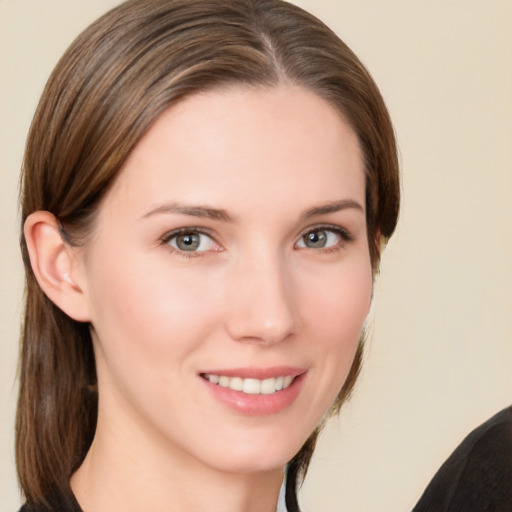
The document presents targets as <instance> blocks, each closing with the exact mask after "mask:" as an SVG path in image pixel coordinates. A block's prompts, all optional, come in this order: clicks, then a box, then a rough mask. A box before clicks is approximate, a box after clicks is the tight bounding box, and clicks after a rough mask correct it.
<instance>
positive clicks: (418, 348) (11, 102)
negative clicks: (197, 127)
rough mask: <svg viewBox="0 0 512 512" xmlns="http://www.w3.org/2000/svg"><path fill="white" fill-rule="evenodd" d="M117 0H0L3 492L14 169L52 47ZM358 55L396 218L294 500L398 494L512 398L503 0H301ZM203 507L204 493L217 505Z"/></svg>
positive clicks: (511, 65)
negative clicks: (390, 135)
mask: <svg viewBox="0 0 512 512" xmlns="http://www.w3.org/2000/svg"><path fill="white" fill-rule="evenodd" d="M116 3H117V1H115V0H45V1H41V0H0V52H1V53H0V70H1V71H0V73H1V77H0V119H1V123H0V130H1V131H0V140H1V143H0V144H1V151H0V233H1V240H2V242H1V250H0V284H1V287H0V315H1V318H0V340H1V346H0V347H1V348H0V450H1V451H0V510H2V511H4V510H5V511H6V512H7V511H14V510H15V509H16V508H17V506H18V505H19V497H18V491H17V486H16V482H15V478H14V465H13V456H12V453H13V450H12V444H13V417H14V402H15V394H16V386H15V382H14V381H15V366H16V353H17V338H18V325H19V316H20V311H21V306H20V304H21V295H22V272H21V264H20V258H19V255H18V248H17V237H18V228H17V223H18V221H17V215H16V211H17V206H16V198H17V180H18V171H19V167H20V161H21V158H22V151H23V143H24V138H25V135H26V132H27V129H28V125H29V122H30V119H31V116H32V113H33V110H34V108H35V106H36V102H37V99H38V97H39V94H40V93H41V90H42V87H43V85H44V82H45V80H46V77H47V76H48V74H49V72H50V70H51V68H52V67H53V65H54V64H55V62H56V60H57V59H58V57H59V56H60V55H61V53H62V52H63V51H64V49H65V48H66V46H67V45H68V44H69V43H70V41H71V40H72V38H73V37H74V36H75V35H77V34H78V32H79V31H80V30H81V29H83V28H84V27H85V26H86V25H87V24H88V23H89V22H90V21H92V20H93V19H94V18H95V17H97V16H98V15H99V14H101V13H102V12H104V11H105V10H106V9H108V8H109V7H111V6H113V5H115V4H116ZM297 3H299V4H300V5H302V6H304V7H306V8H307V9H309V10H311V11H312V12H313V13H315V14H317V15H318V16H319V17H320V18H322V19H323V20H324V21H326V22H327V23H328V24H329V25H330V26H331V27H332V28H334V29H335V30H336V31H337V32H338V33H339V34H340V35H341V37H342V38H343V39H344V40H345V41H346V42H347V43H348V44H349V45H350V46H351V47H352V48H353V49H354V50H355V51H356V53H357V54H358V55H359V56H360V57H361V59H362V60H363V61H364V62H365V63H366V64H367V65H368V67H369V68H370V70H371V71H372V73H373V75H374V77H375V78H376V81H377V82H378V84H379V85H380V87H381V89H382V92H383V94H384V96H385V98H386V100H387V103H388V105H389V108H390V110H391V114H392V117H393V119H394V121H395V125H396V130H397V134H398V138H399V142H400V147H401V154H402V166H403V192H404V202H403V211H402V218H401V223H400V227H399V229H398V233H397V235H396V237H395V239H394V240H393V241H392V242H391V244H390V246H389V248H388V250H387V252H386V253H385V256H384V260H383V265H382V274H381V278H380V282H379V284H378V287H377V297H376V301H375V315H374V317H375V318H374V328H373V331H374V334H373V337H372V340H371V343H370V344H369V346H368V351H367V361H366V366H365V370H364V373H363V376H362V379H361V381H360V383H359V386H358V388H357V391H356V394H355V396H354V398H353V400H352V402H351V403H350V404H349V405H348V406H347V407H346V408H345V410H344V411H343V413H342V415H341V419H340V420H339V421H338V422H333V423H332V425H331V426H330V427H329V429H328V431H327V432H326V435H325V436H324V437H323V439H322V442H321V443H320V447H319V449H318V451H317V454H316V458H315V461H314V464H313V466H312V469H311V472H310V475H309V476H308V479H307V483H306V484H305V486H304V490H303V493H302V504H303V508H304V510H305V512H308V511H309V512H331V511H332V512H334V511H338V510H350V511H352V512H367V511H372V512H373V511H376V512H379V511H384V512H387V511H389V512H391V511H399V510H408V509H410V508H411V507H412V506H413V505H414V503H415V502H416V500H417V499H418V498H419V496H420V494H421V492H422V491H423V489H424V487H425V485H426V484H427V482H428V480H429V479H430V477H431V476H432V474H433V473H434V472H435V470H436V468H437V467H438V466H439V464H440V463H441V462H442V461H443V460H444V458H445V457H446V456H447V455H448V454H449V453H450V451H451V450H452V449H453V448H454V447H455V445H456V444H457V443H458V442H459V441H460V440H461V439H462V437H463V436H464V435H465V434H466V433H467V432H468V431H469V430H470V429H471V428H472V427H474V426H476V425H477V424H478V423H479V422H481V421H483V420H484V419H486V418H487V417H489V416H490V415H492V414H493V413H494V412H496V411H498V410H499V409H501V408H503V407H505V406H506V405H508V404H509V403H511V402H512V371H511V366H512V266H511V262H512V200H511V199H512V92H511V91H512V1H511V0H396V1H386V0H359V1H339V0H330V1H329V0H302V1H298V2H297ZM212 510H213V509H212Z"/></svg>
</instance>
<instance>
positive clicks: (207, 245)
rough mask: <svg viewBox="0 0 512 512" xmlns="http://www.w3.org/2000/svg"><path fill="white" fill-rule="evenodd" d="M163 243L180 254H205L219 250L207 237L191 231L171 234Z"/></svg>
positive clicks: (204, 234)
mask: <svg viewBox="0 0 512 512" xmlns="http://www.w3.org/2000/svg"><path fill="white" fill-rule="evenodd" d="M165 243H167V244H168V245H170V246H171V247H172V248H173V249H176V250H177V251H182V252H206V251H214V250H218V249H219V246H218V245H217V244H216V243H215V241H214V240H213V239H212V238H211V237H210V236H209V235H207V234H206V233H201V232H200V231H192V230H189V231H180V232H178V233H174V234H173V233H171V234H170V235H168V236H167V237H166V240H165Z"/></svg>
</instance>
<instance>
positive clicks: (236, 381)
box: [201, 373, 294, 395]
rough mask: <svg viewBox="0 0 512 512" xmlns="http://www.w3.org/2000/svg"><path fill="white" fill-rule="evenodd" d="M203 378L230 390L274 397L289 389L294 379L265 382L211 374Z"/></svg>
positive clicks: (271, 379)
mask: <svg viewBox="0 0 512 512" xmlns="http://www.w3.org/2000/svg"><path fill="white" fill-rule="evenodd" d="M201 376H202V377H203V378H204V379H206V380H208V381H209V382H211V383H212V384H216V385H217V386H220V387H223V388H229V389H232V390H233V391H241V392H242V393H246V394H248V395H260V394H261V395H272V394H274V393H276V392H278V391H282V390H284V389H286V388H287V387H289V386H290V384H291V383H292V382H293V379H294V377H293V376H291V375H283V376H279V377H271V378H269V379H263V380H260V379H248V378H242V377H228V376H227V375H215V374H209V373H204V374H202V375H201Z"/></svg>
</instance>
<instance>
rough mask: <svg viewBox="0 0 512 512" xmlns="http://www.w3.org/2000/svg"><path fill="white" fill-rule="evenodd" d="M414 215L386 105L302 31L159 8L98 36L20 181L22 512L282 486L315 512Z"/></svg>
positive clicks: (127, 505) (252, 1) (235, 16)
mask: <svg viewBox="0 0 512 512" xmlns="http://www.w3.org/2000/svg"><path fill="white" fill-rule="evenodd" d="M398 201H399V186H398V165H397V156H396V147H395V140H394V135H393V129H392V126H391V122H390V119H389V116H388V113H387V111H386V108H385V105H384V103H383V100H382V98H381V96H380V93H379V91H378V89H377V87H376V86H375V84H374V82H373V80H372V79H371V77H370V76H369V74H368V73H367V71H366V70H365V68H364V67H363V66H362V64H361V63H360V62H359V61H358V59H357V58H356V57H355V56H354V54H353V53H352V52H351V51H350V50H349V49H348V48H347V47H346V46H345V45H344V44H343V43H342V42H341V41H340V40H339V39H338V38H337V37H336V36H335V35H334V34H333V33H332V32H331V31H330V30H329V29H328V28H326V27H325V26H324V25H323V24H322V23H321V22H319V21H318V20H316V19H315V18H313V17H312V16H310V15H309V14H307V13H305V12H304V11H302V10H301V9H299V8H297V7H295V6H293V5H290V4H288V3H286V2H281V1H278V0H247V1H246V0H244V1H239V2H232V1H230V0H215V1H212V2H190V1H179V0H156V1H155V0H153V1H150V0H139V1H130V2H126V3H124V4H122V5H120V6H119V7H118V8H116V9H114V10H112V11H111V12H110V13H107V14H106V15H105V16H103V17H102V18H100V19H99V20H98V21H97V22H95V23H94V24H93V25H91V27H89V28H88V29H87V30H86V31H85V32H84V33H83V34H82V35H81V36H79V38H78V39H77V40H76V41H75V42H74V43H73V44H72V46H71V47H70V49H69V50H68V51H67V52H66V54H65V55H64V56H63V58H62V59H61V61H60V62H59V64H58V65H57V67H56V68H55V70H54V72H53V74H52V76H51V77H50V79H49V82H48V84H47V87H46V89H45V91H44V93H43V96H42V99H41V101H40V104H39V107H38V109H37V111H36V115H35V118H34V121H33V124H32V127H31V130H30V133H29V138H28V142H27V148H26V154H25V160H24V171H23V192H22V222H23V229H24V231H23V233H24V234H23V236H22V251H23V255H24V261H25V265H26V268H27V298H26V313H25V324H24V332H23V346H22V354H21V364H20V367H21V372H20V397H19V404H18V418H17V464H18V473H19V478H20V482H21V485H22V488H23V491H24V493H25V496H26V498H27V505H26V506H25V510H47V509H49V510H80V507H81V508H82V509H83V510H87V511H98V512H100V511H102V510H118V509H119V510H121V509H122V510H148V509H149V510H160V509H162V510H164V509H165V510H169V508H172V509H173V510H174V509H176V510H189V511H190V510H205V509H215V510H219V509H221V510H245V511H252V510H258V511H266V510H268V511H271V510H275V507H276V502H277V498H278V494H279V489H280V487H281V483H282V481H283V470H284V471H285V473H286V506H287V510H288V511H289V512H292V511H295V510H299V507H298V503H297V494H296V493H297V488H298V486H299V485H300V483H301V482H302V480H303V478H304V476H305V473H306V470H307V467H308V464H309V461H310V459H311V455H312V453H313V449H314V446H315V442H316V439H317V437H318V434H319V432H320V430H321V428H322V426H323V424H324V423H325V421H326V419H328V417H329V416H331V415H332V414H335V413H336V412H338V411H339V408H340V407H341V405H342V403H343V401H344V400H345V399H346V398H347V396H348V395H349V393H350V391H351V389H352V387H353V385H354V382H355V380H356V377H357V374H358V371H359V367H360V363H361V353H362V340H363V335H362V329H363V324H364V321H365V318H366V316H367V314H368V309H369V306H370V302H371V295H372V283H373V276H374V275H375V273H376V272H377V270H378V263H379V257H380V252H381V249H382V247H383V245H384V244H385V242H386V241H387V240H388V239H389V237H390V236H391V234H392V233H393V230H394V228H395V225H396V220H397V214H398ZM44 507H46V508H44Z"/></svg>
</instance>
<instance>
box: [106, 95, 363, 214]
mask: <svg viewBox="0 0 512 512" xmlns="http://www.w3.org/2000/svg"><path fill="white" fill-rule="evenodd" d="M109 195H110V196H111V197H110V198H109V199H110V200H111V202H112V203H114V202H115V203H116V204H117V205H118V206H119V202H123V201H125V200H126V199H129V200H130V201H131V202H132V204H131V206H133V207H138V208H139V207H140V208H142V207H147V206H148V205H147V203H148V202H153V203H155V202H158V201H160V200H162V201H163V200H166V201H171V200H172V201H180V202H183V201H192V202H195V203H206V204H209V203H211V202H214V203H217V202H221V203H226V204H222V205H220V206H222V207H226V206H227V207H229V206H233V208H240V209H242V210H243V209H244V207H245V208H252V209H254V208H267V209H268V208H269V207H270V205H271V204H272V201H275V200H279V201H281V202H282V199H283V198H284V197H290V196H291V197H294V198H295V201H296V202H297V203H300V202H301V201H304V202H308V201H310V202H315V201H317V202H318V201H324V202H325V201H329V200H333V201H334V200H339V199H340V198H344V196H351V197H352V198H353V199H357V200H360V201H361V202H362V203H363V206H364V170H363V164H362V158H361V152H360V148H359V143H358V139H357V136H356V134H355V133H354V131H353V130H352V128H351V127H350V126H349V124H348V123H347V122H346V121H345V120H344V118H343V117H342V116H341V114H340V113H339V112H338V111H337V110H336V109H335V108H334V107H332V106H331V105H330V104H329V103H328V102H327V101H325V100H324V99H322V98H320V97H319V96H318V95H316V94H315V93H313V92H311V91H309V90H307V89H304V88H302V87H298V86H291V85H280V86H277V87H273V88H248V87H247V88H244V87H237V88H229V89H224V90H215V91H209V92H205V93H200V94H195V95H192V96H190V97H188V98H186V99H185V100H183V101H182V102H180V103H178V104H177V105H175V106H173V107H171V108H170V109H168V110H167V111H166V112H164V113H163V114H162V115H161V116H160V117H159V118H158V119H157V121H156V122H155V124H154V125H153V126H152V128H151V129H150V130H149V131H148V132H147V134H146V135H145V136H144V137H143V139H142V140H141V141H140V142H139V143H138V145H137V146H136V147H135V149H134V150H133V151H132V153H131V155H130V156H129V158H128V160H127V162H126V164H125V165H124V166H123V169H122V170H121V173H120V176H119V177H118V179H117V181H116V183H115V184H114V187H113V188H112V189H111V191H110V192H109ZM216 206H217V205H216Z"/></svg>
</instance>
